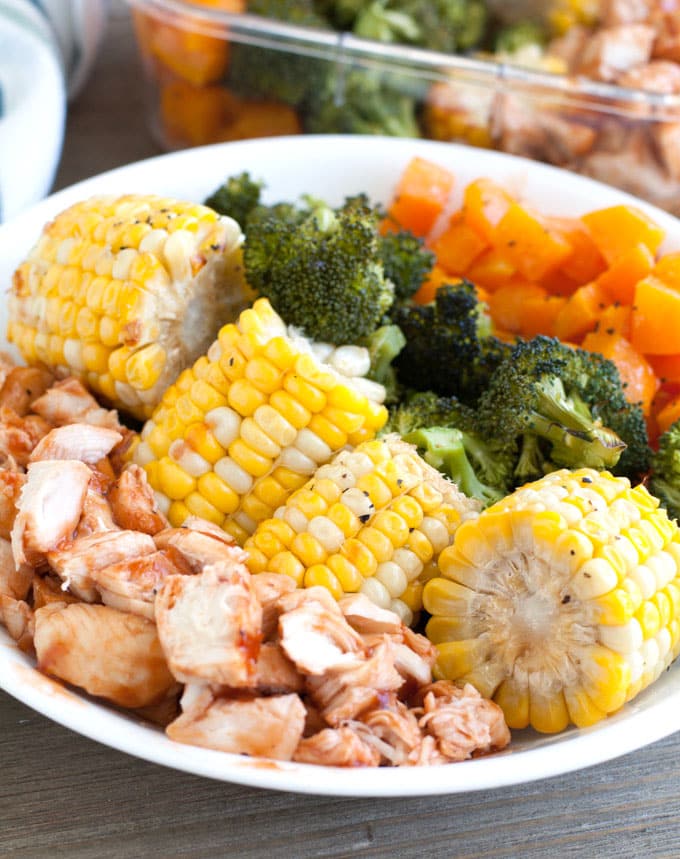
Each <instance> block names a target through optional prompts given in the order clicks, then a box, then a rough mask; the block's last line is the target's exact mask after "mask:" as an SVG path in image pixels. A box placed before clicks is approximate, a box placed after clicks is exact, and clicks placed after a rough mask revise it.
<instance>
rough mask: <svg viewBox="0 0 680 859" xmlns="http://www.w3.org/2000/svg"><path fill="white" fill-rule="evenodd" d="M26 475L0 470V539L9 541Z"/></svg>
mask: <svg viewBox="0 0 680 859" xmlns="http://www.w3.org/2000/svg"><path fill="white" fill-rule="evenodd" d="M24 483H26V475H25V474H21V473H20V472H18V471H7V470H6V469H2V470H0V537H2V538H3V539H4V538H6V539H9V535H10V533H11V531H12V526H13V525H14V519H15V518H16V515H17V501H18V499H19V493H20V492H21V489H22V487H23V485H24Z"/></svg>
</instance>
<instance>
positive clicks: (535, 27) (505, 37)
mask: <svg viewBox="0 0 680 859" xmlns="http://www.w3.org/2000/svg"><path fill="white" fill-rule="evenodd" d="M545 42H546V32H545V30H544V28H543V27H541V25H540V24H536V23H534V22H533V21H518V22H517V23H516V24H508V25H507V26H505V27H501V29H500V30H499V31H498V33H497V34H496V38H495V40H494V48H495V50H496V51H498V52H501V53H503V54H514V53H515V52H516V51H521V50H522V49H523V48H526V47H528V46H529V45H536V46H537V47H539V48H542V47H543V46H544V45H545Z"/></svg>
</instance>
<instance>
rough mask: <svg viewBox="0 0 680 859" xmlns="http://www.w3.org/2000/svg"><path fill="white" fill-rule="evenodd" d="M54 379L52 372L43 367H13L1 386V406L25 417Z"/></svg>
mask: <svg viewBox="0 0 680 859" xmlns="http://www.w3.org/2000/svg"><path fill="white" fill-rule="evenodd" d="M53 381H54V377H53V376H52V374H51V373H50V372H49V371H48V370H46V369H44V368H43V367H12V369H11V370H10V371H9V372H8V373H7V375H6V376H5V377H4V379H3V382H2V387H1V388H0V406H4V407H7V408H9V409H11V410H12V411H13V412H14V413H15V414H16V415H18V416H19V417H24V415H27V414H28V413H29V411H31V409H32V406H33V403H34V401H35V400H37V399H38V397H40V396H41V395H42V394H44V393H45V391H46V390H47V389H48V388H49V387H50V385H51V384H52V382H53Z"/></svg>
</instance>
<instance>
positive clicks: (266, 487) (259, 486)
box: [253, 474, 288, 510]
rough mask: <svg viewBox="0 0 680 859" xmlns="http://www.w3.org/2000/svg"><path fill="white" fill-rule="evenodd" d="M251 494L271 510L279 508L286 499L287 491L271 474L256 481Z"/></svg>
mask: <svg viewBox="0 0 680 859" xmlns="http://www.w3.org/2000/svg"><path fill="white" fill-rule="evenodd" d="M253 493H254V495H255V496H256V498H258V499H259V500H260V501H263V502H264V503H265V504H267V506H268V507H270V508H271V509H272V510H276V508H277V507H281V506H282V505H283V504H285V503H286V500H287V498H288V491H287V490H286V489H284V487H283V486H281V484H280V483H279V482H278V480H276V479H275V478H274V476H273V475H271V474H269V475H267V477H263V478H261V479H260V480H258V481H257V483H256V484H255V487H254V489H253Z"/></svg>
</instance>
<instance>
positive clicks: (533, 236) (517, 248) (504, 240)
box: [491, 203, 572, 283]
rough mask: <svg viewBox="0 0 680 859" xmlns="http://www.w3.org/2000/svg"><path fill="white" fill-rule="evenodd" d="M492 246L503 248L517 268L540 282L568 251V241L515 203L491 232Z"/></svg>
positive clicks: (564, 258)
mask: <svg viewBox="0 0 680 859" xmlns="http://www.w3.org/2000/svg"><path fill="white" fill-rule="evenodd" d="M491 241H492V244H493V246H494V247H496V248H499V249H501V248H502V249H503V251H504V252H505V253H506V254H507V256H508V259H509V260H510V261H511V262H512V263H513V265H515V266H516V268H517V271H519V272H520V274H522V275H524V277H526V278H527V280H529V281H531V282H532V283H540V281H541V279H542V278H543V277H545V275H546V274H548V272H551V271H554V270H555V269H557V268H559V267H560V265H561V264H562V263H563V262H564V261H565V260H566V259H567V258H568V257H569V256H571V253H572V247H571V245H570V244H569V242H568V241H567V240H566V239H564V238H563V237H562V236H561V235H560V234H559V233H557V232H556V231H555V230H553V229H551V228H550V227H549V226H547V225H546V224H545V223H544V222H543V221H542V220H541V219H540V218H539V217H538V216H537V215H535V214H534V213H533V212H530V211H528V210H527V209H525V208H524V207H523V206H520V205H519V203H512V204H511V205H510V206H509V208H508V210H507V212H506V213H505V214H504V215H503V217H502V218H501V219H500V221H499V222H498V224H497V225H496V228H495V229H494V231H493V235H492V240H491Z"/></svg>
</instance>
